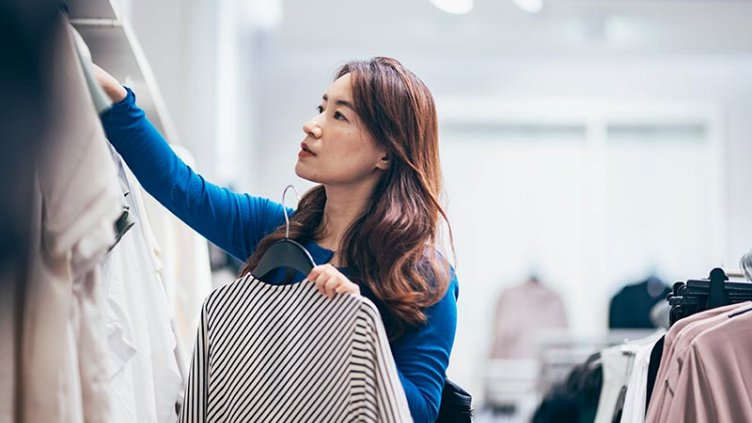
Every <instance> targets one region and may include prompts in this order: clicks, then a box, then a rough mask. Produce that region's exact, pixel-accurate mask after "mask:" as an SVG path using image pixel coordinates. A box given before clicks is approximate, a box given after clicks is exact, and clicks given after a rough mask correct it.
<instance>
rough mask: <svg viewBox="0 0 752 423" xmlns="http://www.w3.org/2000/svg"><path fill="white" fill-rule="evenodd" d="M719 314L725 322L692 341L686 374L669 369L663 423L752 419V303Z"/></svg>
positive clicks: (687, 353)
mask: <svg viewBox="0 0 752 423" xmlns="http://www.w3.org/2000/svg"><path fill="white" fill-rule="evenodd" d="M719 317H721V319H719V320H720V323H718V324H717V325H716V326H714V327H713V328H711V329H708V330H705V331H703V332H701V333H700V334H699V335H697V336H696V337H695V338H694V339H693V340H692V341H691V343H690V345H689V347H688V348H687V352H686V354H685V359H684V360H683V361H684V364H683V368H682V370H681V373H680V374H679V375H678V376H677V377H674V375H673V374H671V373H669V380H668V385H669V391H668V397H669V398H667V400H668V401H667V402H668V403H669V404H668V407H667V408H668V411H667V412H666V413H663V415H665V416H666V418H667V420H662V421H682V422H711V421H718V422H749V421H752V403H751V402H750V398H752V384H750V383H749V381H748V380H747V379H748V377H749V375H751V374H752V358H750V357H749V351H750V349H751V348H752V307H750V306H749V305H746V306H744V307H742V308H741V309H737V310H735V311H732V312H729V313H725V314H723V315H721V316H719Z"/></svg>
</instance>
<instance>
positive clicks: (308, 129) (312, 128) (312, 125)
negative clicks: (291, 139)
mask: <svg viewBox="0 0 752 423" xmlns="http://www.w3.org/2000/svg"><path fill="white" fill-rule="evenodd" d="M303 132H305V133H306V134H308V135H310V136H312V137H313V138H320V137H321V126H319V124H318V122H316V119H311V120H309V121H308V122H306V123H305V124H303Z"/></svg>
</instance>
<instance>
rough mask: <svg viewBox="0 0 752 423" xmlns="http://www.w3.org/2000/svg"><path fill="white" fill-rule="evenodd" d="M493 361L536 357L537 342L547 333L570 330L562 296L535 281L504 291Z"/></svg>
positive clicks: (496, 319)
mask: <svg viewBox="0 0 752 423" xmlns="http://www.w3.org/2000/svg"><path fill="white" fill-rule="evenodd" d="M494 328H495V329H494V341H493V348H492V350H491V358H503V359H510V358H511V359H515V358H534V357H536V354H537V350H536V339H537V337H538V336H540V334H541V333H542V332H544V331H545V330H546V329H566V328H567V313H566V310H565V309H564V303H563V302H562V301H561V298H560V297H559V295H558V294H557V293H556V292H555V291H553V290H552V289H550V288H548V287H546V286H545V285H544V284H543V283H542V282H541V281H539V280H538V279H535V278H531V279H529V280H528V281H527V282H524V283H521V284H519V285H515V286H513V287H510V288H506V289H504V291H503V292H502V293H501V295H500V296H499V299H498V301H497V303H496V313H495V315H494Z"/></svg>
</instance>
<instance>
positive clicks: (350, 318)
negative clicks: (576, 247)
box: [180, 275, 412, 423]
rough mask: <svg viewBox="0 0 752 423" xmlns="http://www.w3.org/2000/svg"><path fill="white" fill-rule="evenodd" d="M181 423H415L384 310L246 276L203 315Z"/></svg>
mask: <svg viewBox="0 0 752 423" xmlns="http://www.w3.org/2000/svg"><path fill="white" fill-rule="evenodd" d="M180 420H181V422H183V423H189V422H190V423H193V422H285V423H287V422H351V421H358V422H410V421H412V418H411V417H410V410H409V408H408V405H407V399H406V398H405V393H404V391H403V389H402V385H401V384H400V381H399V377H398V375H397V368H396V366H395V364H394V359H393V357H392V354H391V351H390V349H389V343H388V340H387V338H386V332H385V330H384V326H383V324H382V322H381V318H380V316H379V312H378V310H377V309H376V306H374V305H373V303H372V302H371V301H369V300H368V299H367V298H365V297H362V296H355V295H349V294H345V295H337V296H335V297H334V298H333V299H329V298H326V297H325V296H323V295H321V294H320V293H319V292H318V291H317V289H316V288H315V286H314V285H313V284H312V283H309V282H305V281H304V282H302V283H297V284H291V285H271V284H267V283H264V282H262V281H259V280H257V279H255V278H253V277H252V276H250V275H247V276H244V277H241V278H240V279H238V280H236V281H235V282H233V283H231V284H229V285H227V286H224V287H222V288H219V289H217V290H215V291H214V292H212V294H211V295H209V297H208V298H207V299H206V301H205V302H204V305H203V307H202V312H201V325H200V326H199V330H198V336H197V338H196V346H195V349H194V353H193V362H192V365H191V370H190V376H189V380H188V386H187V387H186V394H185V402H184V404H183V407H182V410H181V416H180Z"/></svg>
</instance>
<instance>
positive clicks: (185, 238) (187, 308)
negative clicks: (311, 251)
mask: <svg viewBox="0 0 752 423" xmlns="http://www.w3.org/2000/svg"><path fill="white" fill-rule="evenodd" d="M170 147H172V149H173V150H174V151H175V154H177V155H178V157H180V158H181V159H182V160H183V161H184V162H185V163H186V164H187V165H188V166H194V164H195V160H194V159H193V156H192V155H191V153H190V152H189V151H188V150H187V149H185V148H183V147H181V146H179V145H170ZM142 199H143V202H144V207H145V210H146V215H147V216H148V218H149V221H150V222H151V228H152V231H153V233H154V236H155V241H156V243H155V246H154V255H155V259H156V260H158V262H159V273H160V275H161V277H162V281H163V282H164V286H165V291H166V294H167V299H168V301H169V302H170V307H171V310H172V318H173V322H174V323H175V333H176V335H177V339H178V347H179V350H180V354H181V356H183V357H184V361H183V362H181V365H182V367H183V368H187V367H188V365H189V364H190V360H191V355H192V352H193V344H194V342H195V340H196V329H197V328H198V323H199V318H200V313H198V310H201V305H202V304H203V302H204V299H206V297H207V296H208V295H209V293H210V292H211V290H212V274H211V268H210V263H209V247H208V243H207V241H206V239H205V238H204V237H202V236H201V235H199V234H198V233H197V232H196V231H194V230H193V229H191V228H190V227H189V226H188V225H186V224H185V223H183V222H182V221H180V219H178V218H177V217H175V215H174V214H172V213H171V212H170V211H169V210H167V209H166V208H165V207H164V206H162V205H161V204H159V202H157V200H155V199H154V198H153V197H152V196H150V195H149V194H147V193H146V192H143V193H142ZM236 275H237V274H236ZM234 278H235V277H234V276H233V278H232V279H234ZM232 279H230V280H232Z"/></svg>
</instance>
